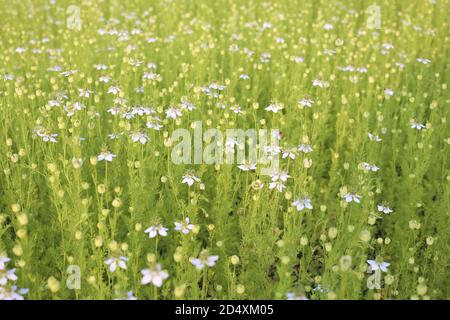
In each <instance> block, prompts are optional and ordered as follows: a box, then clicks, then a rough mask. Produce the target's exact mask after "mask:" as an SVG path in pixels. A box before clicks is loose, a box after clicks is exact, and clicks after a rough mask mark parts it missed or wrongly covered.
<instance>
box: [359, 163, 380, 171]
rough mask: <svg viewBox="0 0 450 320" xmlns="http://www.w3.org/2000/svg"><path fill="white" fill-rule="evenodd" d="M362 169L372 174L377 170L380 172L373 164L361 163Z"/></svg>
mask: <svg viewBox="0 0 450 320" xmlns="http://www.w3.org/2000/svg"><path fill="white" fill-rule="evenodd" d="M361 165H362V167H363V168H364V170H366V171H373V172H377V171H378V170H380V168H378V167H377V166H376V165H374V164H369V163H367V162H363V163H362V164H361Z"/></svg>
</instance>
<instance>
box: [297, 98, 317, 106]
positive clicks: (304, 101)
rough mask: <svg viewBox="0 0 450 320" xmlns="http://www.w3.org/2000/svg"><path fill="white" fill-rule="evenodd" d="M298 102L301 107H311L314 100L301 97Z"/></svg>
mask: <svg viewBox="0 0 450 320" xmlns="http://www.w3.org/2000/svg"><path fill="white" fill-rule="evenodd" d="M298 103H299V104H300V105H301V106H302V107H305V108H311V107H312V105H313V104H314V101H312V100H311V99H309V98H303V99H302V100H300V101H299V102H298Z"/></svg>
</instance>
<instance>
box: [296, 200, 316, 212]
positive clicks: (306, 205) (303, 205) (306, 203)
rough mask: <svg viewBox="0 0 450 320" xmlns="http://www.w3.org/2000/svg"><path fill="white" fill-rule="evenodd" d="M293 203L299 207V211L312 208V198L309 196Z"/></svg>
mask: <svg viewBox="0 0 450 320" xmlns="http://www.w3.org/2000/svg"><path fill="white" fill-rule="evenodd" d="M292 205H293V206H294V207H296V208H297V211H302V210H303V209H305V208H306V209H310V210H311V209H312V208H313V206H312V204H311V199H310V198H309V197H303V198H299V199H297V200H295V201H294V202H292Z"/></svg>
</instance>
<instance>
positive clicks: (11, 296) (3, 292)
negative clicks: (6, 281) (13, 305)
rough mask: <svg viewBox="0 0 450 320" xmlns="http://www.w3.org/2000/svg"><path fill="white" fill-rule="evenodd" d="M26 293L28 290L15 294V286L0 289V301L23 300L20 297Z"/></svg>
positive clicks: (21, 290) (20, 290)
mask: <svg viewBox="0 0 450 320" xmlns="http://www.w3.org/2000/svg"><path fill="white" fill-rule="evenodd" d="M27 293H28V289H19V291H18V292H17V286H10V287H9V288H6V287H5V288H4V287H0V300H24V298H23V296H22V295H24V294H27Z"/></svg>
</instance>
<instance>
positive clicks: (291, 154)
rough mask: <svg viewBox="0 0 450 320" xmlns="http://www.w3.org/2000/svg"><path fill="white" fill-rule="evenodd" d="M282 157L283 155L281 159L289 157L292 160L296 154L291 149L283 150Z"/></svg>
mask: <svg viewBox="0 0 450 320" xmlns="http://www.w3.org/2000/svg"><path fill="white" fill-rule="evenodd" d="M282 157H283V159H285V158H287V157H289V158H291V159H292V160H294V159H295V157H296V154H295V153H294V152H292V151H291V150H283V156H282Z"/></svg>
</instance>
